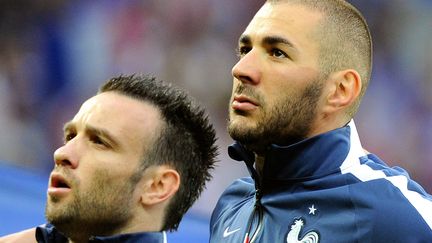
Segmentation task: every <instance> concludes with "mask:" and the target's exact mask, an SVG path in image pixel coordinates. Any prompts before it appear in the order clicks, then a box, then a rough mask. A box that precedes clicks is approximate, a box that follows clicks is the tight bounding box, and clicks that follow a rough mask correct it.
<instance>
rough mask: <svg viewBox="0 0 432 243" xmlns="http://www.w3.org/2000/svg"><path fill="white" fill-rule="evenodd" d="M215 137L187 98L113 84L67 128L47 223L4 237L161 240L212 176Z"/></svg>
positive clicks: (136, 83)
mask: <svg viewBox="0 0 432 243" xmlns="http://www.w3.org/2000/svg"><path fill="white" fill-rule="evenodd" d="M215 140H216V138H215V131H214V129H213V127H212V126H211V125H210V124H209V121H208V118H207V116H206V114H205V112H204V110H203V109H202V108H200V107H199V106H198V105H197V104H195V103H194V102H193V101H192V100H191V99H190V98H189V96H188V95H186V94H185V93H184V92H182V91H180V90H179V89H177V88H174V87H172V86H170V85H167V84H164V83H162V82H159V81H156V80H155V79H154V78H151V77H148V76H138V75H132V76H119V77H116V78H113V79H111V80H109V81H108V82H106V83H105V84H104V85H103V86H102V87H101V88H100V91H99V92H98V94H97V95H95V96H94V97H92V98H90V99H88V100H87V101H86V102H84V104H83V105H82V106H81V108H80V110H79V111H78V113H77V114H76V115H75V117H74V118H73V119H72V120H71V121H69V122H67V123H66V124H65V126H64V145H63V146H61V147H60V148H58V149H57V150H56V151H55V153H54V161H55V167H54V169H53V171H52V172H51V175H50V179H49V186H48V198H47V205H46V218H47V221H48V224H46V225H43V226H40V227H37V229H36V234H35V230H34V229H32V230H29V231H26V232H24V233H21V234H20V233H18V234H17V235H11V236H8V237H5V238H3V240H4V241H6V242H8V240H9V241H11V242H12V241H13V240H16V242H20V241H21V240H28V241H30V242H31V241H32V242H34V239H35V237H36V240H37V241H38V242H166V241H167V240H166V234H165V231H172V230H176V229H177V227H178V225H179V223H180V220H181V218H182V217H183V215H184V214H185V213H186V211H187V210H188V209H189V208H190V207H191V205H192V204H193V202H194V201H195V200H196V199H197V198H198V197H199V195H200V193H201V192H202V190H203V189H204V186H205V182H206V181H208V180H209V179H210V178H211V176H210V173H209V171H210V170H211V169H212V168H213V167H214V162H215V156H216V154H217V148H216V146H215ZM34 234H35V236H34ZM2 242H3V241H2Z"/></svg>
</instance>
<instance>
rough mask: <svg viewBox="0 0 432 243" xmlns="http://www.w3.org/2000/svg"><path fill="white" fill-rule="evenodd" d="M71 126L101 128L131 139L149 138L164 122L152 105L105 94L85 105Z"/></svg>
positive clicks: (113, 93) (95, 97)
mask: <svg viewBox="0 0 432 243" xmlns="http://www.w3.org/2000/svg"><path fill="white" fill-rule="evenodd" d="M72 122H73V123H74V124H75V125H76V126H78V125H80V124H83V125H92V126H99V127H103V128H104V129H109V130H111V131H113V132H115V133H118V134H120V135H121V134H122V133H124V135H125V136H129V135H130V134H132V135H139V134H140V133H142V134H143V135H147V134H150V133H151V131H155V130H157V128H158V127H159V126H160V123H162V120H161V114H160V111H159V109H158V108H157V107H156V106H155V105H153V104H152V103H150V102H147V101H144V100H138V99H135V98H131V97H128V96H126V95H123V94H119V93H116V92H104V93H100V94H98V95H96V96H93V97H91V98H90V99H88V100H87V101H85V102H84V103H83V105H82V106H81V108H80V110H79V111H78V113H77V114H76V115H75V117H74V119H73V121H72ZM122 136H123V135H122Z"/></svg>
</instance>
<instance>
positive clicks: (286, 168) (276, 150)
mask: <svg viewBox="0 0 432 243" xmlns="http://www.w3.org/2000/svg"><path fill="white" fill-rule="evenodd" d="M352 136H355V137H354V138H353V137H352ZM353 140H355V141H358V142H355V143H354V144H356V145H357V146H361V145H360V142H359V139H358V135H357V131H356V128H355V124H354V121H351V122H349V123H348V124H347V125H346V126H344V127H341V128H338V129H335V130H332V131H329V132H326V133H323V134H320V135H317V136H315V137H311V138H308V139H305V140H303V141H300V142H298V143H295V144H292V145H289V146H279V145H276V144H272V145H270V146H269V147H268V149H267V151H266V154H265V162H264V168H263V175H260V177H262V178H261V179H262V181H263V182H264V183H265V184H267V183H271V182H276V181H277V182H281V181H286V182H294V181H305V180H311V179H314V178H319V177H322V176H325V175H329V174H332V173H338V172H340V171H341V169H340V167H341V165H342V163H343V162H344V160H345V159H346V158H347V155H348V152H349V151H350V149H352V148H350V146H351V142H352V141H353ZM356 149H359V148H356ZM360 149H361V148H360ZM228 152H229V153H228V154H229V155H230V157H231V158H232V159H234V160H238V161H245V163H246V165H247V167H248V169H249V172H250V173H251V175H252V177H253V179H254V180H255V181H258V180H257V177H258V175H257V174H256V171H255V169H254V168H253V164H254V161H255V159H254V156H253V153H252V152H251V151H248V150H247V149H246V148H245V147H244V146H243V145H241V144H240V143H239V142H235V143H234V144H233V145H230V147H229V148H228Z"/></svg>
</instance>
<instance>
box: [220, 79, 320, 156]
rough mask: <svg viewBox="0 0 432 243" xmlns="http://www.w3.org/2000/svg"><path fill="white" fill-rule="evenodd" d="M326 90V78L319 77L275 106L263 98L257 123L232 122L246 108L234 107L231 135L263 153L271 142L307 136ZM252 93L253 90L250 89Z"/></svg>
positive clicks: (289, 141) (284, 141) (287, 143)
mask: <svg viewBox="0 0 432 243" xmlns="http://www.w3.org/2000/svg"><path fill="white" fill-rule="evenodd" d="M322 90H323V80H322V79H318V78H317V79H316V80H314V81H313V82H311V84H310V85H309V86H307V87H306V88H305V89H304V90H303V92H302V93H300V94H299V95H297V96H286V97H284V98H283V99H280V100H279V101H277V103H276V104H275V106H274V107H273V108H271V107H266V106H265V105H263V104H265V103H263V102H262V101H261V103H260V104H261V106H260V107H259V109H260V110H259V112H260V113H261V114H259V117H258V118H257V121H256V123H255V124H254V126H246V125H244V124H239V122H237V123H236V122H233V121H232V120H231V119H232V116H243V117H244V118H245V119H248V118H247V116H248V114H247V113H246V112H237V111H231V112H232V113H233V114H230V116H231V117H230V120H229V121H228V133H229V134H230V136H231V137H232V138H233V139H234V140H236V141H239V142H240V143H242V144H243V145H245V146H246V147H247V148H248V149H250V150H252V151H254V152H256V153H257V154H263V153H264V152H265V150H266V148H267V147H268V146H269V145H270V144H277V145H291V144H294V143H296V142H299V141H301V140H303V139H305V138H306V137H307V136H308V134H309V133H310V131H311V129H312V123H313V122H314V120H315V118H316V114H317V105H318V100H319V98H320V97H321V94H322ZM250 93H253V92H250Z"/></svg>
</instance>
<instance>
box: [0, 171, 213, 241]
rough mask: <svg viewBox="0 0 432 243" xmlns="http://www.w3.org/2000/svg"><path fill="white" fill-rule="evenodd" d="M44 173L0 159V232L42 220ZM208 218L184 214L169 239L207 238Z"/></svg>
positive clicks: (204, 239)
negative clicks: (3, 162) (24, 168)
mask: <svg viewBox="0 0 432 243" xmlns="http://www.w3.org/2000/svg"><path fill="white" fill-rule="evenodd" d="M46 188H47V177H46V176H42V175H40V174H38V173H35V172H29V171H26V170H23V169H22V168H18V167H16V166H11V165H5V164H2V163H0V236H3V235H7V234H11V233H15V232H18V231H21V230H24V229H28V228H33V227H35V226H37V225H40V224H43V223H44V222H45V219H44V209H45V199H46V196H45V195H46ZM208 234H209V229H208V221H207V219H205V218H202V217H199V216H196V215H194V214H192V213H188V214H186V216H185V217H184V218H183V221H182V222H181V224H180V226H179V230H178V231H177V232H172V233H168V240H169V242H191V243H194V242H196V243H201V242H208V237H209V235H208Z"/></svg>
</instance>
